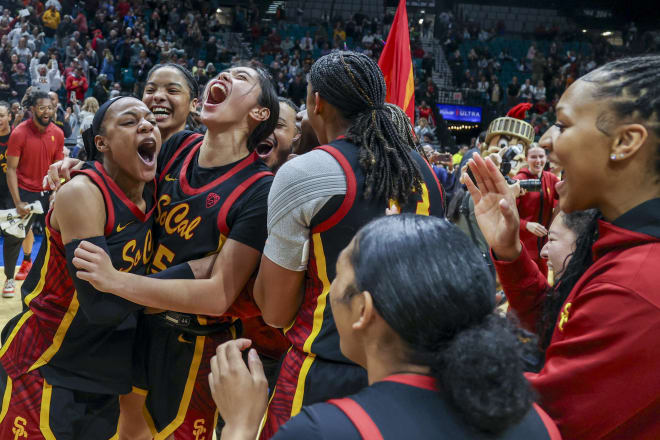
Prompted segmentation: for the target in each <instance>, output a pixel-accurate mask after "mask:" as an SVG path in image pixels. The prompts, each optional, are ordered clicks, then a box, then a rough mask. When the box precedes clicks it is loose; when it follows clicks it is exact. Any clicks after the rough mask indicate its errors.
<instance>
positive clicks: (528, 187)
mask: <svg viewBox="0 0 660 440" xmlns="http://www.w3.org/2000/svg"><path fill="white" fill-rule="evenodd" d="M514 182H515V180H514ZM518 183H519V184H520V189H524V190H525V191H527V192H541V179H524V180H519V181H518Z"/></svg>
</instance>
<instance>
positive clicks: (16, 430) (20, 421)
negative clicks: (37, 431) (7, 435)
mask: <svg viewBox="0 0 660 440" xmlns="http://www.w3.org/2000/svg"><path fill="white" fill-rule="evenodd" d="M26 426H27V420H25V419H24V418H23V417H16V418H15V419H14V427H13V428H11V432H12V433H13V434H14V440H18V439H19V438H21V437H22V438H27V431H26V430H25V427H26Z"/></svg>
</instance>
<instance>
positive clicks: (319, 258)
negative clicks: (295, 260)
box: [291, 232, 330, 417]
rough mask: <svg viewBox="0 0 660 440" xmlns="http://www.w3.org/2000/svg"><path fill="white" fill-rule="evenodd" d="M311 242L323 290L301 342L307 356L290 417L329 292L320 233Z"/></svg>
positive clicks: (299, 400) (301, 389)
mask: <svg viewBox="0 0 660 440" xmlns="http://www.w3.org/2000/svg"><path fill="white" fill-rule="evenodd" d="M312 242H313V243H314V258H315V260H316V268H317V275H318V277H319V280H320V281H321V283H322V284H323V290H322V291H321V293H320V294H319V296H318V298H317V300H316V309H314V322H313V324H312V332H311V333H310V334H309V336H308V337H307V339H306V340H305V343H304V344H303V351H304V352H305V353H307V357H306V358H305V360H304V361H303V363H302V367H301V368H300V373H299V374H298V383H297V384H296V393H295V394H294V396H293V403H292V405H291V417H293V416H295V415H296V414H298V413H299V412H300V410H301V408H302V404H303V397H304V395H305V380H306V379H307V374H308V373H309V370H310V368H311V367H312V363H313V362H314V359H315V358H316V355H315V354H314V353H312V344H313V343H314V340H315V339H316V337H317V336H318V335H319V333H320V332H321V328H323V314H324V312H325V306H326V303H327V299H328V293H329V292H330V281H329V280H328V271H327V268H326V261H325V252H324V251H323V241H322V239H321V234H320V233H318V232H317V233H316V234H313V235H312Z"/></svg>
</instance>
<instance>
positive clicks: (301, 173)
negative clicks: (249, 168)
mask: <svg viewBox="0 0 660 440" xmlns="http://www.w3.org/2000/svg"><path fill="white" fill-rule="evenodd" d="M323 174H326V175H341V176H343V175H344V171H343V169H342V167H341V165H339V162H337V160H336V159H335V158H334V157H332V155H331V154H330V153H328V152H326V151H323V150H318V149H317V150H312V151H310V152H308V153H305V154H302V155H300V156H297V157H295V158H293V159H292V160H290V161H288V162H286V163H285V164H284V165H282V167H281V168H280V169H279V170H278V172H277V175H276V177H275V184H277V185H278V186H279V185H286V184H293V183H299V182H304V181H306V180H310V179H313V178H314V177H317V176H319V175H323Z"/></svg>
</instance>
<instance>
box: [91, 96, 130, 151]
mask: <svg viewBox="0 0 660 440" xmlns="http://www.w3.org/2000/svg"><path fill="white" fill-rule="evenodd" d="M122 98H132V96H116V97H114V98H112V99H110V100H108V101H106V102H104V103H103V105H102V106H101V107H99V109H98V111H97V112H96V113H95V114H94V119H93V120H92V125H91V127H89V128H88V129H87V130H85V131H84V132H83V133H82V138H83V144H84V146H85V152H86V153H87V160H94V159H95V158H96V155H97V154H98V150H97V149H96V144H95V143H94V138H95V137H96V135H97V134H99V132H100V131H101V124H103V119H105V113H106V112H107V111H108V109H109V108H110V106H111V105H112V104H114V103H115V102H117V101H119V100H120V99H122Z"/></svg>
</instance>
